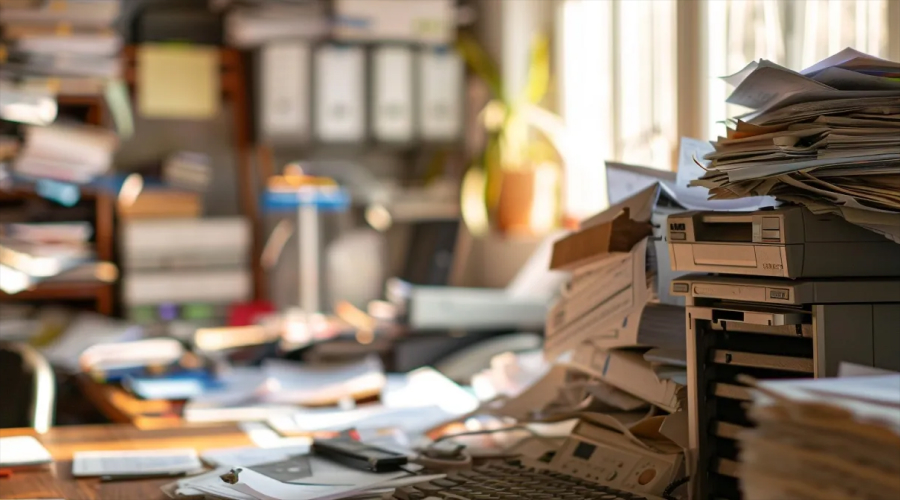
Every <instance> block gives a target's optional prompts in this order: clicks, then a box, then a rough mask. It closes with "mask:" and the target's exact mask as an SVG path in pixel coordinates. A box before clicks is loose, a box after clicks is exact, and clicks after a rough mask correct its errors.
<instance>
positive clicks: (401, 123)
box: [371, 46, 413, 142]
mask: <svg viewBox="0 0 900 500" xmlns="http://www.w3.org/2000/svg"><path fill="white" fill-rule="evenodd" d="M412 64H413V54H412V51H411V50H410V49H409V48H407V47H400V46H382V47H377V48H375V49H374V50H373V52H372V94H371V95H372V133H373V135H374V136H375V138H376V139H378V140H380V141H388V142H408V141H410V140H412V137H413V74H412Z"/></svg>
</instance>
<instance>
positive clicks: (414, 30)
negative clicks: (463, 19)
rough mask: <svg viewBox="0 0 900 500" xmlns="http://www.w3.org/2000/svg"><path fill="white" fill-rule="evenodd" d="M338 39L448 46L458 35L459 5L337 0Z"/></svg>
mask: <svg viewBox="0 0 900 500" xmlns="http://www.w3.org/2000/svg"><path fill="white" fill-rule="evenodd" d="M333 5H334V15H335V17H336V26H335V27H334V36H335V37H336V38H337V39H338V40H352V41H368V42H384V41H394V42H410V43H421V44H435V45H447V44H450V43H452V42H453V40H454V38H455V34H456V6H455V5H454V3H453V2H452V1H450V0H424V1H420V2H416V3H415V4H410V3H408V2H403V0H336V1H335V2H334V4H333Z"/></svg>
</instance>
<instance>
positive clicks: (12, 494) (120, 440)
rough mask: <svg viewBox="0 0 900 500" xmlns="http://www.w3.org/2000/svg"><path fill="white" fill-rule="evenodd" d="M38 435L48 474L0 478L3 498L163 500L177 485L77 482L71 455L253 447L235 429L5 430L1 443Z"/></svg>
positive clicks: (162, 481) (94, 427) (0, 432)
mask: <svg viewBox="0 0 900 500" xmlns="http://www.w3.org/2000/svg"><path fill="white" fill-rule="evenodd" d="M21 435H33V436H35V437H36V438H37V439H38V440H39V441H41V443H43V445H44V446H45V447H46V448H47V449H48V450H49V451H50V454H51V455H53V459H54V460H55V461H54V463H53V464H52V465H51V466H50V468H48V469H41V470H33V471H21V472H20V471H17V472H15V473H14V474H13V475H12V477H8V478H0V498H3V499H10V500H12V499H24V498H32V499H43V498H65V499H66V500H137V499H141V500H158V499H159V500H162V499H167V498H168V497H166V496H165V495H164V494H163V493H162V492H161V491H160V490H159V487H160V486H162V485H164V484H166V483H168V482H171V481H172V479H151V480H142V481H125V482H110V483H101V482H100V480H99V479H96V478H84V479H76V478H73V477H72V454H73V453H74V452H76V451H91V450H141V449H161V448H194V449H196V450H197V452H198V453H200V452H202V451H204V450H207V449H212V448H227V447H232V446H252V445H253V442H252V441H250V438H248V437H247V434H246V433H244V432H243V431H242V430H240V429H239V428H238V427H237V426H236V425H224V426H216V427H197V428H193V427H181V428H176V429H156V430H139V429H136V428H134V427H132V426H130V425H89V426H72V427H54V428H53V429H51V430H50V431H49V432H47V433H46V434H43V435H37V434H35V433H34V431H32V430H31V429H0V437H9V436H21Z"/></svg>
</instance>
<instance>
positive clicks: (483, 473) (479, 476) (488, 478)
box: [388, 461, 662, 500]
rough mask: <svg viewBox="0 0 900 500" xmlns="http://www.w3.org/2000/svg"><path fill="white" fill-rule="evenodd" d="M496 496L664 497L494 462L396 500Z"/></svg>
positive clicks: (403, 491)
mask: <svg viewBox="0 0 900 500" xmlns="http://www.w3.org/2000/svg"><path fill="white" fill-rule="evenodd" d="M492 492H509V493H511V494H512V495H514V497H513V498H517V499H521V500H531V499H538V498H567V496H568V498H579V499H590V500H594V499H597V500H600V499H603V500H662V498H661V497H658V496H656V495H650V494H645V493H639V492H636V491H625V490H622V489H620V488H617V487H614V486H607V485H605V484H604V483H603V482H602V481H599V480H586V479H582V478H577V477H573V476H570V475H568V474H563V473H559V472H555V471H551V470H547V469H538V468H533V467H527V466H523V465H521V464H520V463H519V462H516V461H511V462H502V461H492V462H489V463H488V464H486V465H482V466H477V467H475V468H474V469H472V470H471V471H462V472H451V473H449V474H447V477H445V478H442V479H436V480H433V481H430V482H428V483H424V484H421V485H417V486H407V487H403V488H399V489H398V490H397V492H395V493H394V494H393V495H392V496H390V497H388V498H390V499H393V500H406V499H408V498H429V495H430V496H434V497H437V498H442V497H443V498H453V499H460V500H475V499H478V498H484V497H485V496H488V497H490V495H491V494H492Z"/></svg>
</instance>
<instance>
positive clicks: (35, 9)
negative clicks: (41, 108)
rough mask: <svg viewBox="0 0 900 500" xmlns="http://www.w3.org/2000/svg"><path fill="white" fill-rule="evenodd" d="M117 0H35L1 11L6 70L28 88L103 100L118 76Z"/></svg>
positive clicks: (119, 39)
mask: <svg viewBox="0 0 900 500" xmlns="http://www.w3.org/2000/svg"><path fill="white" fill-rule="evenodd" d="M119 11H120V1H119V0H81V1H78V2H63V3H60V2H35V3H34V4H32V5H28V4H20V5H16V6H11V7H4V8H3V9H2V11H0V25H2V27H3V38H4V40H5V41H6V42H7V43H8V47H9V60H8V64H7V65H6V69H7V70H8V71H9V72H11V73H13V74H14V75H15V76H17V77H18V79H20V80H22V81H24V82H25V85H26V86H30V87H33V88H41V89H47V90H49V91H50V92H51V93H54V94H55V93H58V94H61V95H96V96H102V95H103V92H104V88H105V79H107V78H116V77H118V76H119V73H120V62H119V57H118V54H119V51H120V50H121V48H122V37H121V35H119V34H117V33H116V32H115V30H114V29H113V23H114V22H115V20H116V18H117V17H118V16H119Z"/></svg>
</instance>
